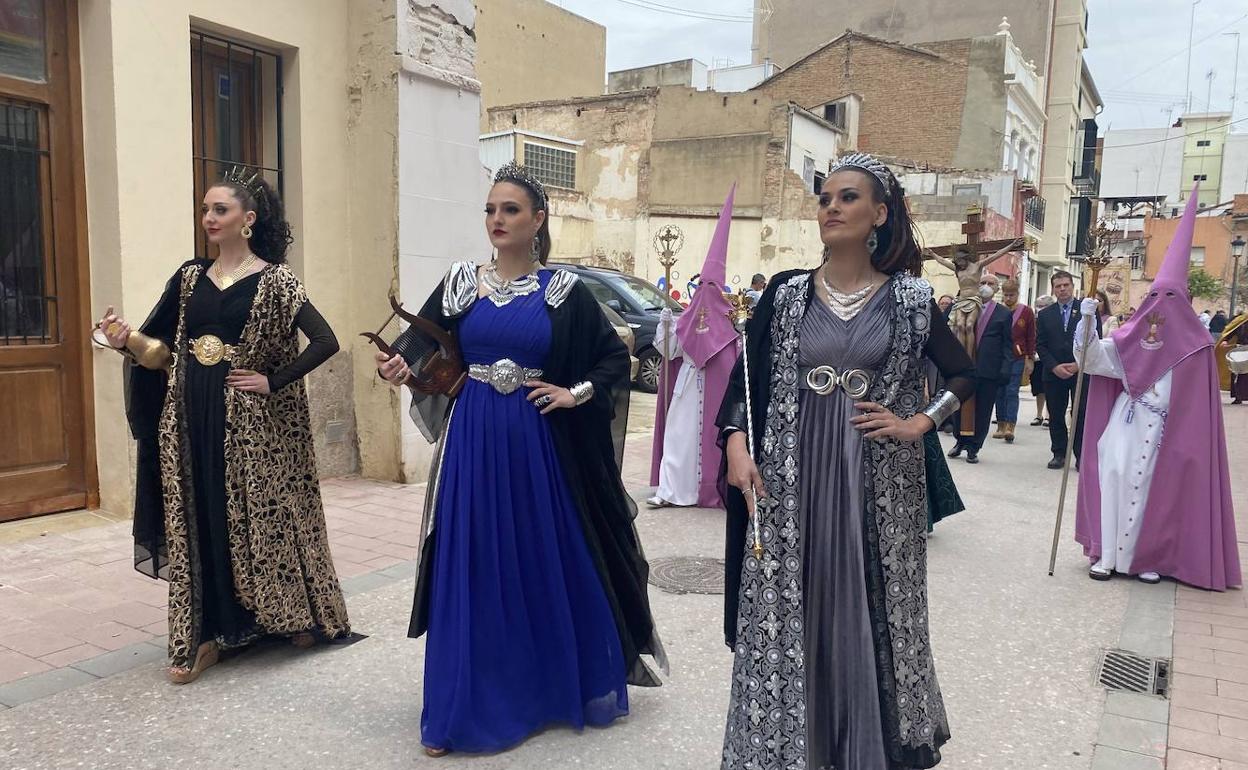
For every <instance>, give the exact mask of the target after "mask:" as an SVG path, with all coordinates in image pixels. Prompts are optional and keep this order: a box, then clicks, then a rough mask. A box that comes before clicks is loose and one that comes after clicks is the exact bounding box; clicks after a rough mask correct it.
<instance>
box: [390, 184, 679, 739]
mask: <svg viewBox="0 0 1248 770" xmlns="http://www.w3.org/2000/svg"><path fill="white" fill-rule="evenodd" d="M547 210H548V209H547V198H546V193H545V190H544V189H543V187H542V185H541V184H540V182H538V181H537V180H536V179H535V178H534V177H533V176H532V175H531V174H530V173H529V172H527V171H526V170H525V169H523V168H521V167H518V166H515V165H514V164H509V165H508V166H505V167H504V168H503V169H501V170H500V171H499V173H498V175H497V176H496V178H495V184H494V187H493V189H492V190H491V192H490V196H489V200H488V202H487V204H486V209H485V213H486V228H487V229H488V231H489V234H490V240H491V242H492V244H493V245H494V247H495V249H496V250H497V257H496V258H495V260H494V261H493V262H492V263H491V264H487V265H482V266H478V265H475V264H473V263H471V262H459V263H456V264H455V265H454V266H453V267H452V268H451V270H450V272H449V273H448V274H447V276H446V278H445V280H444V281H443V282H442V284H441V285H440V286H439V287H438V288H437V290H435V291H434V293H433V295H432V296H431V297H430V298H429V301H428V302H427V303H426V304H425V307H424V309H423V310H422V311H421V316H423V317H424V318H426V319H429V320H432V321H434V322H436V323H438V324H439V325H441V326H442V327H443V328H445V329H447V330H448V331H450V332H451V333H452V334H453V335H454V336H455V338H456V340H457V342H458V344H459V347H460V349H461V351H462V353H463V357H464V361H465V363H466V364H467V365H468V366H469V379H468V380H467V382H466V383H465V385H464V387H463V389H462V390H461V391H460V392H459V394H458V395H457V396H456V398H455V399H453V400H449V399H445V398H442V397H436V398H434V397H429V396H425V395H423V394H420V393H418V392H415V391H413V396H414V401H415V403H414V404H413V408H412V415H413V418H414V419H416V421H417V423H418V424H419V425H420V426H421V428H422V431H423V432H424V433H425V435H426V437H428V438H429V439H430V440H438V441H439V448H438V452H437V453H436V454H437V456H438V462H437V463H436V464H435V466H434V469H433V471H432V473H431V478H430V484H429V490H430V491H429V494H428V496H427V497H428V501H429V505H427V508H426V521H427V524H426V527H425V532H426V537H425V542H424V545H423V547H422V552H421V569H420V575H419V577H418V581H417V586H416V597H415V601H414V603H413V610H412V620H411V626H410V629H409V635H410V636H412V637H419V636H421V635H424V634H426V633H427V634H428V638H427V640H426V647H425V683H424V701H425V702H424V712H423V715H422V717H421V740H422V743H424V745H425V747H426V752H427V753H429V754H430V755H431V756H441V755H442V754H445V753H447V752H450V751H457V752H494V751H501V750H504V749H507V748H509V747H511V746H514V745H516V744H518V743H520V742H522V741H523V740H525V739H526V738H527V737H528V736H530V735H532V734H533V733H535V732H537V731H539V730H541V729H543V728H545V727H547V726H550V725H560V724H562V725H570V726H572V727H574V728H577V729H580V728H582V727H584V726H585V725H595V726H602V725H606V724H608V723H610V722H611V721H613V720H614V719H616V718H618V717H620V716H623V715H625V714H627V713H628V693H627V690H626V684H635V685H645V686H657V685H658V684H659V680H658V678H657V677H656V676H655V675H654V673H653V672H652V671H651V670H650V669H649V667H647V666H646V664H645V663H644V662H642V660H641V659H640V657H639V656H640V655H642V654H648V655H652V656H654V657H655V659H656V660H657V661H658V662H659V663H660V664H661V665H664V666H665V665H666V661H665V660H664V659H663V650H662V646H661V644H660V642H659V640H658V635H657V634H656V633H655V628H654V621H653V619H652V618H651V614H650V607H649V598H648V595H647V591H646V578H647V574H648V568H647V565H646V562H645V558H644V556H643V555H642V551H641V544H640V542H639V541H638V538H637V532H636V529H635V527H634V526H633V519H634V518H635V516H636V507H635V505H634V504H633V502H632V500H631V499H630V498H629V497H628V495H627V494H626V493H625V491H624V488H623V485H622V483H621V481H620V472H619V465H618V458H617V457H616V455H615V447H614V444H613V441H612V423H613V421H614V420H617V419H619V420H623V419H625V418H626V416H627V395H628V375H629V355H628V350H627V349H626V347H625V346H624V344H623V343H622V342H621V341H620V339H619V337H618V335H617V334H616V332H615V330H614V328H613V327H612V326H611V324H610V323H609V322H608V321H607V320H606V318H605V317H604V316H603V314H602V311H601V309H600V308H599V306H598V303H597V300H595V299H594V297H593V295H592V294H591V293H590V291H589V290H588V289H587V288H586V287H585V286H583V285H582V284H580V283H579V282H578V281H577V279H576V277H575V276H574V275H573V274H571V273H569V272H566V271H562V270H549V269H546V268H545V262H546V257H547V256H548V255H549V252H550V231H549V226H548V223H547V221H546V215H547ZM409 333H413V332H409ZM402 342H403V341H402V340H400V342H399V343H396V346H397V347H399V348H400V349H403V347H404V345H403V344H402ZM377 360H378V366H379V371H380V373H381V375H382V376H383V377H384V378H385V379H387V380H388V381H389V382H391V383H392V384H395V385H402V384H404V383H406V382H409V380H410V372H409V369H408V362H406V361H404V360H403V358H402V357H401V356H395V357H393V358H390V357H388V356H387V355H386V354H383V353H379V354H378V355H377Z"/></svg>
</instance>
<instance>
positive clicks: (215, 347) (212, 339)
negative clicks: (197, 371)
mask: <svg viewBox="0 0 1248 770" xmlns="http://www.w3.org/2000/svg"><path fill="white" fill-rule="evenodd" d="M190 346H191V355H193V356H195V360H196V361H198V362H199V363H200V364H201V365H203V366H216V365H217V364H219V363H221V362H222V361H232V360H234V358H235V357H236V356H237V355H238V348H236V347H234V346H233V345H227V344H225V343H224V342H222V341H221V338H220V337H218V336H216V335H215V334H205V335H204V336H202V337H197V338H195V339H193V340H191V341H190Z"/></svg>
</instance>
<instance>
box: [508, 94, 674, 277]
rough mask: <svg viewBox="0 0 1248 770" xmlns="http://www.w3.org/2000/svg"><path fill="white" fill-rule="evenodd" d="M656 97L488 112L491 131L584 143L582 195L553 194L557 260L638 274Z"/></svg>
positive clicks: (616, 97)
mask: <svg viewBox="0 0 1248 770" xmlns="http://www.w3.org/2000/svg"><path fill="white" fill-rule="evenodd" d="M656 95H657V91H654V90H648V91H635V92H632V93H629V94H620V95H612V96H605V97H599V98H589V99H574V100H569V101H557V102H537V103H533V104H524V105H517V106H514V107H501V108H497V109H492V110H490V111H489V113H488V115H489V126H488V130H489V131H506V130H510V129H512V128H523V129H526V130H529V131H535V132H538V133H543V134H549V135H552V136H557V137H560V138H562V139H568V140H572V141H583V142H585V144H584V145H583V146H582V147H580V148H579V150H578V152H577V163H576V186H577V190H576V191H575V192H571V191H565V190H553V191H552V192H551V213H552V216H551V235H552V237H553V239H554V249H553V251H552V254H551V260H552V261H582V262H583V261H590V262H593V263H594V264H601V265H610V266H612V267H617V268H619V269H621V270H624V271H626V272H634V271H635V270H637V269H639V268H638V267H637V260H638V258H639V257H638V255H639V253H640V252H639V249H641V248H645V249H647V250H648V249H649V246H648V245H644V244H647V243H648V239H647V238H643V237H640V236H639V235H638V227H639V224H638V223H644V221H645V219H646V215H647V208H648V205H649V189H650V184H651V180H650V176H651V165H652V160H651V144H652V141H653V133H654V116H655V113H656ZM643 230H644V225H643ZM643 260H644V258H643Z"/></svg>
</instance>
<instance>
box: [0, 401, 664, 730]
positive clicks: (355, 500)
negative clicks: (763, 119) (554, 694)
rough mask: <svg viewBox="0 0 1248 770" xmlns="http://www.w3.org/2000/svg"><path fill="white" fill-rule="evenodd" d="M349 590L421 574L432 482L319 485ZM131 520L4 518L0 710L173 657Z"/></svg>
mask: <svg viewBox="0 0 1248 770" xmlns="http://www.w3.org/2000/svg"><path fill="white" fill-rule="evenodd" d="M653 402H654V399H653V397H647V396H638V395H635V397H634V409H633V411H632V415H631V418H630V419H631V425H630V427H631V428H633V429H634V430H635V431H637V432H633V433H630V434H629V438H628V441H627V442H626V453H625V461H624V469H623V470H624V473H623V477H624V482H625V486H626V487H628V488H629V489H630V490H631V489H637V488H640V487H644V486H645V485H646V484H647V483H648V476H649V463H650V442H651V438H650V433H649V432H648V431H649V429H650V426H651V425H652V424H653V416H652V414H653ZM321 490H322V498H323V501H324V505H325V520H326V525H327V527H328V529H329V544H330V550H331V551H332V552H333V556H334V566H335V568H336V569H337V571H338V577H339V579H340V580H341V581H342V586H343V590H344V592H345V593H346V594H347V595H348V597H349V596H350V595H351V594H353V593H358V592H360V591H366V590H370V589H372V588H376V587H379V586H381V585H384V584H387V583H390V582H393V581H394V580H399V579H409V578H410V577H411V575H412V574H413V573H414V566H415V565H414V560H415V559H416V557H417V555H418V552H417V545H418V543H419V532H420V522H421V516H422V510H423V505H424V493H425V485H424V484H415V485H403V484H397V483H392V482H383V481H372V480H368V479H360V478H340V479H329V480H325V481H323V482H322V486H321ZM132 553H133V543H132V541H131V539H130V520H129V518H126V517H122V516H114V515H110V514H108V513H103V512H83V511H78V512H73V513H66V514H59V515H55V516H44V517H41V518H38V519H32V520H28V521H23V522H15V523H11V524H4V525H0V709H3V708H6V707H10V706H14V705H17V704H18V703H23V702H26V701H29V700H34V699H36V698H39V697H43V696H45V695H48V694H50V693H52V692H57V691H59V690H63V689H65V688H67V687H73V686H77V685H78V684H81V683H84V682H87V681H90V680H92V679H95V678H98V677H103V676H109V675H111V674H114V673H117V672H119V671H125V670H128V669H130V668H133V667H134V666H137V665H141V664H143V663H148V662H151V661H159V660H164V659H165V634H166V630H167V627H166V608H167V603H166V584H165V583H164V582H163V581H156V580H151V579H149V578H147V577H145V576H143V575H141V574H139V573H137V572H135V570H134V564H133V559H132V558H131V554H132Z"/></svg>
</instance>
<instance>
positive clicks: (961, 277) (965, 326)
mask: <svg viewBox="0 0 1248 770" xmlns="http://www.w3.org/2000/svg"><path fill="white" fill-rule="evenodd" d="M983 213H984V212H983V209H982V208H980V207H979V204H973V205H972V206H971V207H970V208H968V209H967V210H966V222H965V223H963V225H962V233H963V234H964V235H965V236H966V243H955V244H950V245H948V246H940V247H938V248H935V249H927V250H925V252H924V256H925V257H927V258H928V259H934V260H936V261H937V262H938V263H940V264H941V265H943V266H945V267H947V268H949V269H950V270H952V271H953V273H954V275H955V276H957V279H958V297H957V300H956V301H955V302H954V304H953V307H951V308H949V328H950V329H951V330H952V331H953V334H954V336H955V337H957V339H958V342H960V343H962V347H963V348H965V349H966V352H967V355H969V356H970V357H971V360H972V361H974V360H975V356H976V353H977V352H978V347H979V334H980V327H981V324H980V320H981V317H983V312H984V308H985V302H986V301H987V300H985V299H984V298H982V297H981V296H980V295H979V277H980V273H982V272H983V269H984V268H985V267H987V266H988V265H989V264H991V263H992V262H995V261H996V260H997V259H999V258H1000V257H1002V256H1004V255H1005V254H1006V253H1008V252H1010V251H1013V250H1014V249H1017V248H1018V247H1019V246H1023V245H1030V244H1027V243H1026V240H1025V239H1023V238H1007V239H1001V240H993V241H986V240H982V238H983V234H984V230H985V229H986V226H985V224H984V218H983ZM985 253H986V256H983V255H985ZM990 299H991V298H989V300H990ZM958 426H959V431H958V433H959V439H961V438H964V437H965V438H969V437H971V436H974V435H975V398H974V397H971V398H969V399H967V400H966V403H964V404H963V405H962V410H961V413H960V415H959V419H958ZM937 427H939V426H937ZM959 446H961V444H959ZM955 456H956V455H955Z"/></svg>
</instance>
